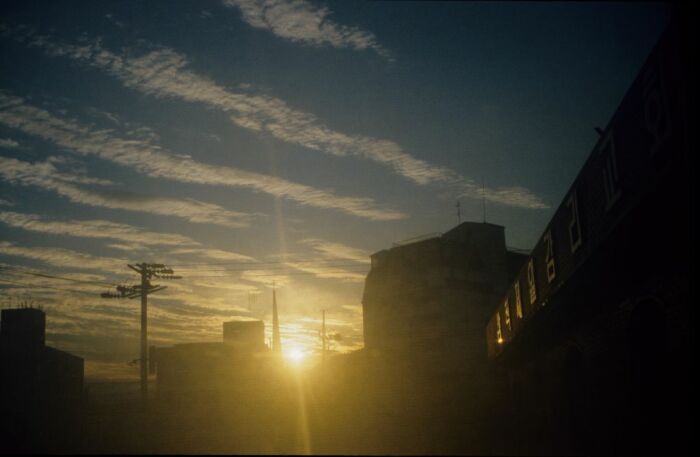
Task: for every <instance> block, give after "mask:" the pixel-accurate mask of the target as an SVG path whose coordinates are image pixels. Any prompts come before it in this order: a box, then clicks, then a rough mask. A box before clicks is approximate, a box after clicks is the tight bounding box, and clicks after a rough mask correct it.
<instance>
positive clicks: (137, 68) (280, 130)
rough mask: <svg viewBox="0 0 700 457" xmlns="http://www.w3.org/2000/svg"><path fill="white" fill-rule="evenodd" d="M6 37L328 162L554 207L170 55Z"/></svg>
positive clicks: (2, 28) (19, 33) (2, 30)
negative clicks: (370, 165)
mask: <svg viewBox="0 0 700 457" xmlns="http://www.w3.org/2000/svg"><path fill="white" fill-rule="evenodd" d="M251 11H252V10H251ZM251 14H252V13H251ZM0 34H5V35H10V36H13V37H14V38H15V39H16V40H17V41H20V42H24V43H27V44H28V45H29V46H35V47H39V48H41V49H43V50H44V51H45V52H46V53H47V54H49V55H52V56H64V57H67V58H70V59H73V60H77V61H81V62H84V63H86V64H87V65H90V66H92V67H96V68H99V69H102V70H104V71H106V72H108V73H110V74H111V75H113V76H114V77H116V78H117V79H118V80H120V81H121V82H122V84H123V85H124V86H126V87H130V88H133V89H135V90H138V91H140V92H142V93H145V94H149V95H153V96H155V97H159V98H177V99H180V100H184V101H188V102H196V103H202V104H205V105H207V106H209V107H212V108H216V109H219V110H220V111H222V112H224V113H226V114H227V115H228V116H229V117H230V119H231V121H232V122H233V123H235V124H236V125H238V126H239V127H242V128H245V129H249V130H253V131H256V132H260V133H266V134H269V135H271V136H273V137H274V138H277V139H279V140H282V141H285V142H288V143H291V144H296V145H300V146H304V147H306V148H309V149H312V150H317V151H321V152H323V153H326V154H331V155H335V156H356V157H361V158H365V159H369V160H372V161H375V162H377V163H379V164H382V165H385V166H387V167H389V168H391V169H392V170H393V171H394V172H396V173H397V174H399V175H401V176H403V177H405V178H407V179H409V180H411V181H413V182H415V183H417V184H420V185H425V184H430V183H434V184H440V185H444V186H447V187H449V188H450V189H452V190H453V192H454V193H455V194H457V195H459V196H465V197H469V198H482V197H483V198H486V199H487V200H489V201H492V202H496V203H501V204H504V205H509V206H516V207H524V208H533V209H538V208H547V207H548V206H547V205H546V204H545V203H544V202H543V201H542V200H541V199H540V197H538V196H537V195H535V194H533V193H532V192H531V191H529V190H528V189H525V188H523V187H519V186H514V187H503V188H497V189H488V188H487V189H484V190H482V188H481V186H480V185H479V184H478V183H477V182H476V181H474V180H473V179H470V178H466V177H464V176H461V175H460V174H458V173H456V172H454V171H452V170H450V169H448V168H446V167H442V166H437V165H432V164H430V163H428V162H426V161H424V160H421V159H418V158H416V157H413V156H412V155H411V154H408V153H407V152H405V151H404V150H403V149H402V148H401V146H399V145H398V144H397V143H395V142H394V141H391V140H385V139H378V138H372V137H367V136H363V135H348V134H345V133H343V132H339V131H336V130H333V129H331V128H329V127H327V126H325V125H324V124H323V123H322V122H321V121H320V120H319V119H318V118H317V117H316V116H315V115H313V114H311V113H306V112H303V111H300V110H296V109H294V108H292V107H290V106H289V105H288V104H287V103H286V102H285V101H284V100H281V99H279V98H276V97H271V96H268V95H264V94H263V95H254V94H249V93H245V92H235V91H234V90H231V89H227V88H224V87H222V86H220V85H218V84H216V82H214V81H212V80H211V79H209V78H208V77H206V76H203V75H200V74H197V73H195V72H193V71H191V70H189V69H187V68H186V67H187V65H188V61H187V58H186V57H185V56H183V55H182V54H179V53H177V52H176V51H174V50H172V49H168V48H158V49H156V50H154V51H152V52H149V53H146V54H143V55H141V56H138V57H130V56H120V55H117V54H114V53H113V52H110V51H109V50H107V49H104V48H103V47H102V46H101V44H100V43H99V42H93V43H89V44H84V45H80V46H76V45H71V44H66V43H58V42H54V41H52V40H51V39H50V38H49V37H47V36H42V35H38V34H36V33H35V32H34V31H33V30H32V29H31V28H29V27H26V26H24V27H22V26H18V27H14V28H12V27H9V26H7V25H3V24H0ZM365 203H367V202H365Z"/></svg>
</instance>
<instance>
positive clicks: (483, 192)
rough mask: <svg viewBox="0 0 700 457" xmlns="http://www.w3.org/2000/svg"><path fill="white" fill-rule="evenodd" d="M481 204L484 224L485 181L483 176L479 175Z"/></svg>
mask: <svg viewBox="0 0 700 457" xmlns="http://www.w3.org/2000/svg"><path fill="white" fill-rule="evenodd" d="M481 204H482V207H483V208H482V209H483V216H484V224H485V223H486V180H485V179H484V175H481Z"/></svg>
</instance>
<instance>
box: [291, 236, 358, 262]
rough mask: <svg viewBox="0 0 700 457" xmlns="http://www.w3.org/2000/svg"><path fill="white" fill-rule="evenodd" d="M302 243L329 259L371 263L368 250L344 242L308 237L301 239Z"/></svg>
mask: <svg viewBox="0 0 700 457" xmlns="http://www.w3.org/2000/svg"><path fill="white" fill-rule="evenodd" d="M300 243H301V244H304V245H306V246H309V247H311V248H313V249H314V250H315V251H318V252H319V253H321V254H323V255H324V256H325V257H327V258H329V259H346V260H352V261H353V262H358V263H364V264H367V263H369V254H370V253H368V252H365V251H363V250H362V249H357V248H354V247H351V246H347V245H345V244H342V243H336V242H332V241H327V240H322V239H319V238H307V239H304V240H301V241H300Z"/></svg>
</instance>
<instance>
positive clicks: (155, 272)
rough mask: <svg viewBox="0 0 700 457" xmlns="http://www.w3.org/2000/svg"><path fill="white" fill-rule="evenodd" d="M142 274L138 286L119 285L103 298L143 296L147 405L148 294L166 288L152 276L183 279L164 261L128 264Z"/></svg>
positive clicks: (143, 381) (144, 393)
mask: <svg viewBox="0 0 700 457" xmlns="http://www.w3.org/2000/svg"><path fill="white" fill-rule="evenodd" d="M127 266H128V267H129V268H131V269H132V270H134V271H135V272H137V273H138V274H139V275H140V276H141V284H140V285H138V286H117V293H116V294H114V293H112V292H105V293H103V294H102V298H129V299H133V298H136V297H139V296H140V297H141V358H140V360H139V362H140V368H141V399H142V401H143V404H144V405H145V402H146V398H147V395H148V294H152V293H154V292H158V291H160V290H163V289H165V288H166V286H159V285H157V284H151V279H152V278H158V279H182V276H175V275H174V274H173V270H172V269H171V268H168V267H166V266H165V265H163V264H162V263H145V262H144V263H137V264H136V265H127Z"/></svg>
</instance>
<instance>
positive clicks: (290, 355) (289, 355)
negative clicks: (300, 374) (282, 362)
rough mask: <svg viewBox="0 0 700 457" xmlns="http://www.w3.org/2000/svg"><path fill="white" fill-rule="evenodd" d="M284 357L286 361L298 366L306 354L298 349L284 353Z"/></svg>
mask: <svg viewBox="0 0 700 457" xmlns="http://www.w3.org/2000/svg"><path fill="white" fill-rule="evenodd" d="M284 357H285V358H286V359H287V361H289V362H291V363H293V364H295V365H298V364H300V363H301V362H303V361H304V359H305V358H306V352H304V351H303V350H302V349H299V348H293V349H290V350H289V351H285V353H284Z"/></svg>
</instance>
